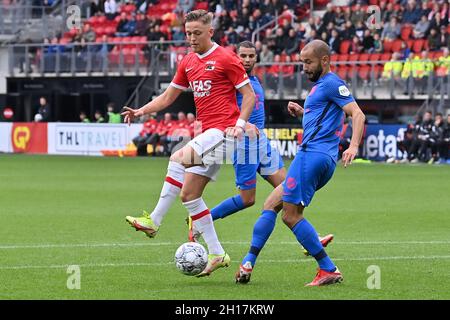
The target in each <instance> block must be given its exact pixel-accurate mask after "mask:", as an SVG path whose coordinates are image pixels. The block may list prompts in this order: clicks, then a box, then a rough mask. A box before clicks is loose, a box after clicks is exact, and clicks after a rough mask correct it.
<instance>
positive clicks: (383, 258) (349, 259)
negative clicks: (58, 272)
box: [0, 256, 450, 270]
mask: <svg viewBox="0 0 450 320" xmlns="http://www.w3.org/2000/svg"><path fill="white" fill-rule="evenodd" d="M438 259H450V256H392V257H359V258H335V259H333V261H391V260H438ZM233 262H238V261H233ZM309 262H311V263H312V262H314V260H313V259H302V260H295V259H289V260H265V259H261V260H259V263H309ZM171 264H173V262H155V263H147V262H142V263H140V262H135V263H93V264H80V265H78V266H79V267H80V268H108V267H112V268H117V267H119V268H120V267H141V266H143V267H148V266H155V267H159V266H168V265H171ZM68 266H69V264H65V265H48V266H27V265H22V266H0V270H22V269H65V268H67V267H68Z"/></svg>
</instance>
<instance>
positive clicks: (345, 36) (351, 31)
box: [341, 20, 356, 40]
mask: <svg viewBox="0 0 450 320" xmlns="http://www.w3.org/2000/svg"><path fill="white" fill-rule="evenodd" d="M355 34H356V30H355V27H354V26H353V23H352V22H351V21H350V20H347V21H346V22H345V25H344V29H343V30H342V32H341V38H342V40H351V39H353V36H354V35H355Z"/></svg>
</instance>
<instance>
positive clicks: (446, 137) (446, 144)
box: [439, 114, 450, 162]
mask: <svg viewBox="0 0 450 320" xmlns="http://www.w3.org/2000/svg"><path fill="white" fill-rule="evenodd" d="M449 149H450V114H448V115H447V122H446V123H445V124H444V127H443V132H442V137H441V140H440V144H439V155H440V157H441V159H443V160H445V161H447V162H448V160H449V159H450V156H449Z"/></svg>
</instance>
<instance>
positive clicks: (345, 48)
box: [339, 40, 352, 54]
mask: <svg viewBox="0 0 450 320" xmlns="http://www.w3.org/2000/svg"><path fill="white" fill-rule="evenodd" d="M351 43H352V42H351V41H350V40H344V41H342V43H341V45H340V47H339V51H340V53H341V54H348V50H349V49H350V45H351Z"/></svg>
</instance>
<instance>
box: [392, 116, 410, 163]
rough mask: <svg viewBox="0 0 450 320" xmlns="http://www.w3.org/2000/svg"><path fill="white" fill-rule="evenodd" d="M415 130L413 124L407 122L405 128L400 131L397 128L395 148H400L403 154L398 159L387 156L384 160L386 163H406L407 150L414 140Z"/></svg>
mask: <svg viewBox="0 0 450 320" xmlns="http://www.w3.org/2000/svg"><path fill="white" fill-rule="evenodd" d="M414 132H415V130H414V124H411V123H410V124H408V125H407V126H406V130H405V131H402V130H399V132H398V135H397V148H398V150H400V151H401V152H402V154H403V156H402V157H401V158H400V159H399V158H398V157H397V155H396V156H394V157H391V158H389V159H388V160H387V161H386V162H387V163H393V162H395V163H407V162H408V150H409V149H410V148H411V145H412V143H413V141H414V137H415V133H414Z"/></svg>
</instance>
